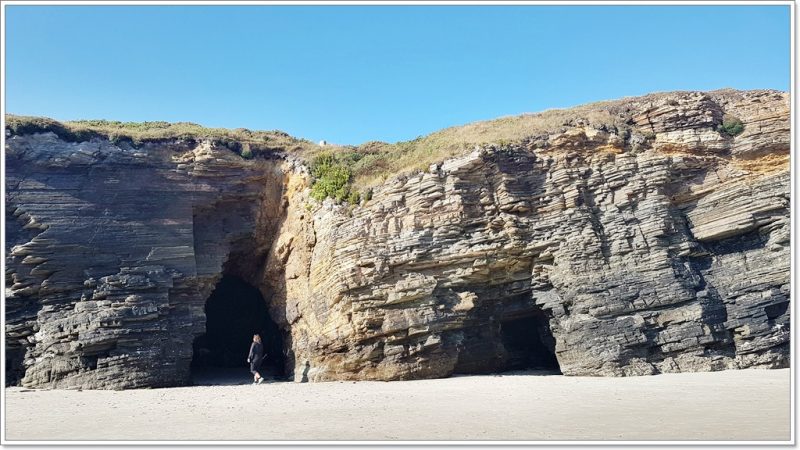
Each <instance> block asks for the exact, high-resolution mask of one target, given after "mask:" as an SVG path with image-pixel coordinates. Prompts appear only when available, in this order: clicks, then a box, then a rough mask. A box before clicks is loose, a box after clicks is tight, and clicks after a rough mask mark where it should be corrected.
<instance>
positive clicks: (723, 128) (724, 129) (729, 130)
mask: <svg viewBox="0 0 800 450" xmlns="http://www.w3.org/2000/svg"><path fill="white" fill-rule="evenodd" d="M717 131H719V132H720V134H727V135H728V136H736V135H737V134H739V133H741V132H742V131H744V124H743V123H742V121H741V120H740V119H739V118H738V117H736V116H731V115H728V114H725V115H724V116H722V124H720V126H719V127H718V128H717Z"/></svg>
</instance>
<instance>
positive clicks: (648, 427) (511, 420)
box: [4, 369, 790, 443]
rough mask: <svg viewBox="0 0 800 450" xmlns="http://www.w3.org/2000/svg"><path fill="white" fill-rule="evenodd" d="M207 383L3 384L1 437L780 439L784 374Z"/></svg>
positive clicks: (784, 433) (786, 403) (786, 419)
mask: <svg viewBox="0 0 800 450" xmlns="http://www.w3.org/2000/svg"><path fill="white" fill-rule="evenodd" d="M216 380H217V382H218V383H220V384H218V385H206V386H193V387H185V388H170V389H146V390H130V391H66V390H28V389H24V388H18V387H15V388H7V389H6V404H5V409H6V410H5V412H6V414H5V415H4V417H5V427H6V439H7V440H8V441H14V440H35V441H38V440H226V441H228V440H270V441H283V440H462V439H467V440H537V441H538V440H783V441H785V440H789V439H790V371H789V370H788V369H782V370H740V371H725V372H714V373H684V374H668V375H658V376H650V377H629V378H590V377H565V376H554V375H541V374H531V373H517V374H503V375H487V376H458V377H453V378H448V379H437V380H419V381H402V382H389V383H386V382H330V383H289V382H276V383H268V384H263V385H257V386H255V385H250V384H241V383H244V382H246V380H245V379H243V378H238V377H235V378H230V377H228V378H226V379H220V378H217V379H216ZM201 381H203V382H210V381H209V380H201ZM10 443H11V442H10Z"/></svg>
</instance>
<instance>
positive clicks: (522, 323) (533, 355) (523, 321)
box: [500, 311, 561, 374]
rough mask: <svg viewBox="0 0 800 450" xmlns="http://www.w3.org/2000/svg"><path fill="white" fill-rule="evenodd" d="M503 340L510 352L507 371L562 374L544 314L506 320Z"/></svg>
mask: <svg viewBox="0 0 800 450" xmlns="http://www.w3.org/2000/svg"><path fill="white" fill-rule="evenodd" d="M500 339H501V341H502V344H503V347H504V348H505V351H506V358H505V360H506V363H505V367H504V370H505V371H515V370H538V371H546V372H553V373H558V374H560V373H561V369H560V367H559V365H558V359H557V358H556V354H555V339H554V338H553V334H552V333H551V332H550V324H549V319H548V317H547V315H546V314H545V313H544V312H543V311H535V312H534V313H533V314H531V315H527V316H525V317H517V318H513V319H507V320H504V321H502V322H501V323H500Z"/></svg>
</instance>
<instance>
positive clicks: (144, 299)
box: [6, 91, 790, 388]
mask: <svg viewBox="0 0 800 450" xmlns="http://www.w3.org/2000/svg"><path fill="white" fill-rule="evenodd" d="M597 108H598V109H602V110H603V111H604V112H606V113H609V114H613V115H615V116H617V117H622V118H624V119H625V121H626V122H627V123H628V124H629V125H630V126H629V127H626V128H624V129H622V128H618V127H613V126H609V125H608V124H606V123H598V122H596V121H594V120H592V119H591V118H586V119H583V118H581V117H577V118H574V119H572V120H570V121H568V122H566V123H563V124H561V125H560V126H558V127H554V129H553V130H552V131H551V132H549V133H545V134H541V135H536V136H531V137H530V138H529V139H527V140H526V141H524V142H522V143H515V144H505V145H499V144H498V145H482V146H480V147H478V148H476V149H475V150H474V151H472V152H471V153H469V154H467V155H464V156H462V157H459V158H454V159H450V160H447V161H444V162H442V163H439V164H435V165H433V166H431V168H430V170H428V171H427V172H425V173H417V174H413V175H406V176H400V177H395V178H392V179H390V180H388V181H387V182H386V183H384V184H383V185H381V186H379V187H377V188H376V189H375V191H374V194H373V197H372V199H371V200H369V201H366V202H364V203H362V205H361V206H358V207H354V208H352V207H348V206H344V205H335V204H334V203H333V202H332V201H330V200H326V201H325V202H323V203H322V204H319V203H317V202H315V201H313V200H311V199H310V198H309V195H308V193H309V191H308V186H309V183H310V179H309V176H308V175H307V172H306V170H305V168H304V167H303V166H302V164H300V163H299V162H297V161H295V160H294V159H293V158H292V157H291V156H288V155H285V154H281V153H279V152H278V153H276V154H275V155H274V158H272V159H264V160H253V161H251V160H245V159H242V158H241V157H240V156H239V155H236V154H234V153H232V152H230V151H229V150H227V149H224V148H215V147H214V146H212V145H210V144H209V143H202V142H201V143H199V144H192V145H188V144H187V143H182V142H167V143H160V144H148V145H147V146H145V147H144V148H141V149H135V148H132V147H126V146H117V145H113V144H111V143H109V142H108V141H104V140H94V141H91V142H82V143H67V142H64V141H61V140H59V139H58V138H57V137H55V136H54V135H52V134H30V135H17V136H8V137H7V145H6V191H7V197H6V210H7V216H6V236H7V241H6V242H7V244H6V262H7V271H6V280H7V281H6V284H7V287H6V295H7V300H6V317H7V323H6V339H7V354H8V355H10V356H11V358H12V360H13V361H10V364H7V367H8V371H7V374H6V375H7V377H8V378H9V379H12V380H13V379H14V378H15V377H17V376H18V377H20V378H21V382H22V383H23V384H24V385H27V386H55V387H79V386H80V387H100V388H130V387H141V386H165V385H178V384H184V383H187V382H188V379H189V362H190V361H191V358H192V354H191V353H192V345H191V344H192V341H193V339H194V338H195V337H197V336H198V335H199V334H202V332H203V329H204V323H205V322H204V320H205V318H204V315H203V305H204V302H205V299H206V298H208V296H209V294H210V292H211V290H212V289H213V286H214V284H215V283H216V281H217V280H218V279H219V278H220V277H221V274H222V273H228V274H235V275H237V276H239V277H242V278H243V279H246V280H247V281H248V282H250V283H251V284H253V285H254V286H257V287H258V288H259V289H260V290H261V291H262V294H263V296H264V298H265V299H267V301H268V302H269V309H270V313H271V316H272V317H273V319H275V321H276V322H277V324H278V326H279V327H281V329H282V330H283V331H284V333H285V336H286V338H285V339H284V342H285V343H286V352H287V365H288V367H287V369H288V372H289V373H292V374H293V377H294V379H295V380H297V381H300V380H306V379H307V380H310V381H324V380H339V379H378V380H394V379H410V378H421V377H441V376H448V375H450V374H453V373H480V372H491V371H499V370H506V369H509V368H515V367H518V366H520V364H521V363H520V361H523V360H524V361H527V362H531V361H533V363H536V364H556V363H557V366H558V368H559V369H560V370H561V371H562V372H563V373H565V374H568V375H645V374H656V373H662V372H676V371H698V370H721V369H731V368H744V367H764V368H773V367H785V366H788V364H789V309H788V304H789V276H790V266H789V264H790V257H789V239H790V229H789V203H790V198H789V182H790V174H789V166H788V161H789V97H788V94H785V93H780V92H774V91H749V92H734V91H720V92H712V93H671V94H659V95H652V96H647V97H641V98H635V99H625V100H621V101H618V102H610V103H604V104H601V105H598V106H597ZM726 115H733V116H736V117H738V118H739V119H740V120H741V122H742V124H743V126H744V131H743V132H742V133H741V134H737V135H735V136H733V135H729V134H728V133H726V132H725V131H724V130H721V129H720V125H721V124H722V122H723V117H724V116H726ZM526 339H529V340H531V342H532V341H535V342H536V345H527V344H526V342H524V341H525V340H526ZM526 352H528V353H531V352H532V353H536V354H525V353H526ZM548 352H549V353H550V354H549V355H547V354H545V353H548ZM526 358H527V359H526ZM524 361H523V362H524Z"/></svg>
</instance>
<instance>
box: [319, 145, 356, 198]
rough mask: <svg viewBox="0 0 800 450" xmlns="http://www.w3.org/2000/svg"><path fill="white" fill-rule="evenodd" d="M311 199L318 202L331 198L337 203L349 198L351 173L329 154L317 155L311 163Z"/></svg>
mask: <svg viewBox="0 0 800 450" xmlns="http://www.w3.org/2000/svg"><path fill="white" fill-rule="evenodd" d="M311 176H312V177H314V181H313V184H312V185H311V197H313V198H314V199H316V200H318V201H322V200H325V198H326V197H331V198H333V199H335V200H336V201H337V202H341V201H343V200H345V199H348V198H350V181H351V180H352V178H353V171H352V170H350V168H349V167H348V166H347V165H345V164H344V163H343V162H342V161H340V160H339V158H337V157H336V156H334V155H332V154H330V153H323V154H320V155H318V156H317V157H316V158H314V159H313V160H312V161H311Z"/></svg>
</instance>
